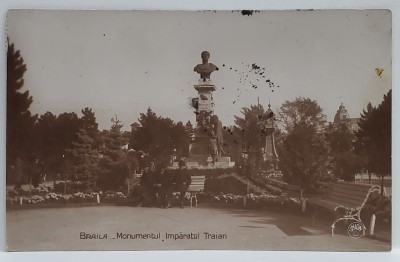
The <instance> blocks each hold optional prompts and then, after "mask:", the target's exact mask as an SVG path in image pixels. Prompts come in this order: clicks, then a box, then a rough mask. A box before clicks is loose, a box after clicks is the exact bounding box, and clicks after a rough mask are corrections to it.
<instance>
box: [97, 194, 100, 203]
mask: <svg viewBox="0 0 400 262" xmlns="http://www.w3.org/2000/svg"><path fill="white" fill-rule="evenodd" d="M97 204H100V195H99V194H97Z"/></svg>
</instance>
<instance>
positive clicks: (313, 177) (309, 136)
mask: <svg viewBox="0 0 400 262" xmlns="http://www.w3.org/2000/svg"><path fill="white" fill-rule="evenodd" d="M278 119H279V120H280V123H281V124H282V126H283V134H281V135H282V136H281V137H282V138H281V139H282V140H281V142H280V144H279V146H278V154H279V159H280V164H279V166H280V168H281V169H282V172H283V175H284V179H285V180H286V181H287V182H289V183H292V184H298V185H299V186H300V188H301V192H303V191H304V190H310V189H311V190H312V189H313V188H315V187H316V185H317V184H318V182H319V181H321V180H323V179H325V178H327V177H329V175H328V170H329V163H330V158H329V147H328V143H327V141H326V139H325V136H324V133H323V131H324V129H325V122H326V120H325V115H324V114H323V112H322V108H321V107H320V106H319V105H318V103H317V102H316V101H313V100H311V99H309V98H296V99H295V100H294V101H285V102H284V103H283V104H282V106H281V108H280V111H279V116H278Z"/></svg>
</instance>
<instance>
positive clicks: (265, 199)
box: [199, 193, 301, 213]
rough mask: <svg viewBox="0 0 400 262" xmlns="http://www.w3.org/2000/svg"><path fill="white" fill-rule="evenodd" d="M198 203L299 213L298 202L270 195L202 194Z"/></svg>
mask: <svg viewBox="0 0 400 262" xmlns="http://www.w3.org/2000/svg"><path fill="white" fill-rule="evenodd" d="M199 201H200V202H205V203H214V204H220V205H223V206H228V207H240V208H249V209H268V210H277V211H283V212H295V213H297V212H300V210H301V206H300V201H299V199H297V198H290V197H287V196H286V195H281V196H275V195H271V194H261V195H255V194H252V193H250V194H247V195H235V194H222V193H221V194H216V195H213V194H209V193H203V194H202V195H200V196H199Z"/></svg>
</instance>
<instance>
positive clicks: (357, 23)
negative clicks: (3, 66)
mask: <svg viewBox="0 0 400 262" xmlns="http://www.w3.org/2000/svg"><path fill="white" fill-rule="evenodd" d="M5 26H6V33H7V113H6V118H7V126H6V161H5V165H6V167H5V169H6V197H5V198H6V245H7V250H8V251H91V250H93V251H94V250H102V251H118V250H127V251H137V250H141V251H148V250H152V251H154V250H248V251H252V250H257V251H358V252H359V251H368V252H387V251H391V249H392V13H391V11H390V10H388V9H368V10H367V9H365V10H361V9H360V10H355V9H352V10H350V9H336V10H333V9H332V10H322V9H321V10H318V9H316V10H275V11H273V10H268V11H267V10H237V11H231V10H229V11H213V10H208V11H144V10H143V11H123V10H119V11H117V10H115V11H111V10H108V11H105V10H102V11H99V10H97V11H95V10H92V11H89V10H86V11H83V10H39V9H13V10H9V11H8V13H7V21H6V25H5Z"/></svg>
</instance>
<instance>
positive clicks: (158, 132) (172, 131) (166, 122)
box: [129, 108, 190, 166]
mask: <svg viewBox="0 0 400 262" xmlns="http://www.w3.org/2000/svg"><path fill="white" fill-rule="evenodd" d="M139 123H140V127H138V128H136V130H135V131H134V132H132V138H131V140H130V145H129V147H130V148H133V149H135V150H142V151H144V152H145V153H147V154H149V157H150V159H151V160H153V159H154V160H155V162H156V163H155V164H156V166H166V165H168V163H169V162H170V158H171V155H172V154H173V150H174V148H175V149H176V151H177V153H178V155H180V156H184V155H187V153H188V152H187V151H188V148H189V141H190V133H189V132H188V131H187V127H185V126H184V125H183V123H182V122H178V123H174V121H172V120H171V119H170V118H163V117H159V116H157V115H156V113H154V112H153V111H152V110H151V109H150V108H149V109H148V110H147V112H146V113H142V114H140V118H139Z"/></svg>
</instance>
